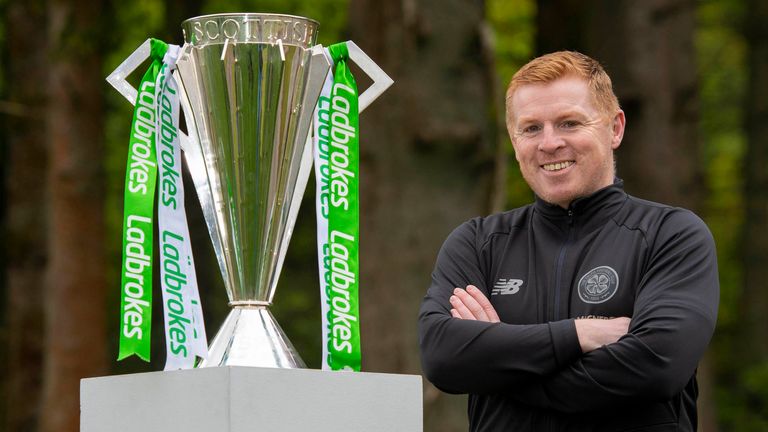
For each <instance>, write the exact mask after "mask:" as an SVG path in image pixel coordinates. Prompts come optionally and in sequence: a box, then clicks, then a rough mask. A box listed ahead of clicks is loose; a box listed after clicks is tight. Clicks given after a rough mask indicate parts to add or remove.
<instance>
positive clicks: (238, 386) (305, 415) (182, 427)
mask: <svg viewBox="0 0 768 432" xmlns="http://www.w3.org/2000/svg"><path fill="white" fill-rule="evenodd" d="M422 428H423V427H422V386H421V377H420V376H416V375H390V374H378V373H353V372H327V371H319V370H311V369H268V368H249V367H221V368H203V369H193V370H184V371H173V372H150V373H142V374H133V375H117V376H109V377H102V378H87V379H84V380H82V381H81V383H80V431H81V432H105V431H109V432H123V431H125V432H128V431H130V432H135V431H142V432H154V431H158V432H161V431H162V432H169V431H185V432H246V431H267V432H291V431H296V432H306V431H313V432H325V431H328V432H330V431H333V432H338V431H349V432H354V431H365V432H376V431H386V432H392V431H398V432H412V431H413V432H421V431H422Z"/></svg>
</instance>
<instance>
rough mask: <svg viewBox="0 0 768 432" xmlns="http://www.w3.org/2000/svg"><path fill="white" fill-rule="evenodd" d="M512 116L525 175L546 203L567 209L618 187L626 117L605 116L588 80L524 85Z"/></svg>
mask: <svg viewBox="0 0 768 432" xmlns="http://www.w3.org/2000/svg"><path fill="white" fill-rule="evenodd" d="M507 115H508V116H511V117H510V118H508V123H507V124H508V128H509V135H510V137H511V138H512V146H513V147H514V149H515V156H516V158H517V161H518V163H519V164H520V171H521V172H522V173H523V178H525V181H526V182H527V183H528V185H529V186H530V187H531V189H533V191H534V192H535V193H536V195H538V196H539V197H540V198H541V199H543V200H545V201H547V202H549V203H552V204H557V205H559V206H561V207H563V208H567V207H568V205H569V204H570V203H571V201H573V200H574V199H576V198H579V197H582V196H585V195H589V194H590V193H592V192H595V191H597V190H598V189H601V188H603V187H605V186H608V185H610V184H612V183H613V177H614V169H613V150H615V149H616V148H617V147H618V146H619V144H620V143H621V138H622V136H623V134H624V124H625V119H624V112H623V111H621V110H619V112H618V113H616V114H613V113H611V115H607V114H605V113H603V112H601V111H600V110H599V109H598V108H597V107H596V106H595V103H594V101H593V97H592V95H591V93H590V90H589V87H588V85H587V83H586V81H584V80H583V79H580V78H577V77H563V78H559V79H557V80H555V81H552V82H550V83H546V84H526V85H523V86H521V87H519V88H518V89H517V90H516V91H515V93H514V94H513V95H512V99H511V101H509V102H508V110H507Z"/></svg>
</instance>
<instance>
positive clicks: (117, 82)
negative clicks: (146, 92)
mask: <svg viewBox="0 0 768 432" xmlns="http://www.w3.org/2000/svg"><path fill="white" fill-rule="evenodd" d="M149 50H150V48H149V39H147V40H145V41H144V43H142V44H141V45H139V47H138V48H136V49H135V50H134V51H133V52H132V53H131V55H129V56H128V57H127V58H126V59H125V60H123V62H122V63H120V66H118V67H117V68H115V70H114V71H112V73H111V74H109V76H108V77H107V82H108V83H109V84H110V85H112V87H114V88H115V90H117V91H118V93H120V94H121V95H123V97H124V98H126V99H128V102H130V103H131V105H135V104H136V96H138V94H139V92H138V91H137V90H136V89H135V88H133V86H132V85H131V84H130V83H128V81H126V80H125V78H126V77H128V75H130V74H132V73H133V71H135V70H136V68H138V67H139V66H140V65H141V64H142V63H144V61H145V60H147V59H148V58H149V52H150V51H149Z"/></svg>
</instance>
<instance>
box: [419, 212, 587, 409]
mask: <svg viewBox="0 0 768 432" xmlns="http://www.w3.org/2000/svg"><path fill="white" fill-rule="evenodd" d="M477 223H478V221H477V220H473V221H469V222H467V223H465V224H463V225H462V226H460V227H459V228H457V229H456V230H454V232H453V233H452V234H451V235H450V236H449V237H448V239H447V240H446V241H445V243H444V244H443V247H442V248H441V250H440V253H439V254H438V258H437V263H436V265H435V270H434V272H433V273H432V284H431V286H430V287H429V290H428V292H427V295H426V296H425V297H424V300H423V302H422V304H421V310H420V313H419V343H420V348H421V362H422V368H423V370H424V372H425V375H426V377H427V379H429V380H430V381H431V382H432V383H433V384H435V386H437V387H438V388H440V389H441V390H443V391H446V392H449V393H474V394H492V393H503V392H506V391H508V390H509V388H510V386H512V385H517V384H520V383H524V382H528V381H531V380H533V379H541V378H542V377H543V376H545V375H547V374H551V373H553V372H554V371H556V370H558V369H560V368H562V367H564V366H566V365H568V364H570V363H572V362H573V361H575V360H576V359H577V358H578V357H579V356H580V355H581V348H580V346H579V342H578V338H577V336H576V328H575V326H574V323H573V320H564V321H558V322H552V323H546V324H535V325H511V324H505V323H487V322H480V321H472V320H462V319H457V318H453V317H451V314H450V309H451V306H450V303H449V298H450V296H451V295H452V293H453V290H454V289H455V288H456V287H461V288H465V287H466V286H467V285H468V284H473V285H475V286H477V287H478V288H479V289H480V290H482V291H483V292H484V293H485V295H486V296H488V289H487V287H486V279H488V277H487V275H486V274H485V269H484V265H483V263H482V262H481V261H482V258H481V254H480V253H479V252H478V250H479V248H478V245H477V243H476V235H475V232H476V227H477Z"/></svg>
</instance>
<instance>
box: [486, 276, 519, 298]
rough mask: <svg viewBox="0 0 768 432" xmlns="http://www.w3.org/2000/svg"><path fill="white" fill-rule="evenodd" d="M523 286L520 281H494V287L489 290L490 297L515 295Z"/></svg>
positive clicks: (502, 279)
mask: <svg viewBox="0 0 768 432" xmlns="http://www.w3.org/2000/svg"><path fill="white" fill-rule="evenodd" d="M521 285H523V280H522V279H504V278H501V279H499V280H497V281H496V285H494V286H493V289H492V290H491V295H492V296H495V295H508V294H516V293H517V292H518V291H520V286H521Z"/></svg>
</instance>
